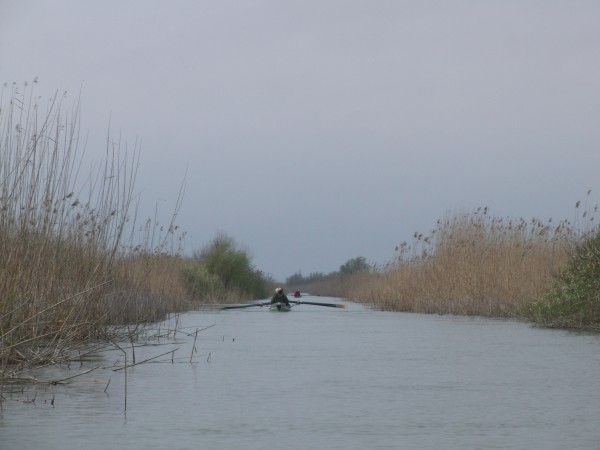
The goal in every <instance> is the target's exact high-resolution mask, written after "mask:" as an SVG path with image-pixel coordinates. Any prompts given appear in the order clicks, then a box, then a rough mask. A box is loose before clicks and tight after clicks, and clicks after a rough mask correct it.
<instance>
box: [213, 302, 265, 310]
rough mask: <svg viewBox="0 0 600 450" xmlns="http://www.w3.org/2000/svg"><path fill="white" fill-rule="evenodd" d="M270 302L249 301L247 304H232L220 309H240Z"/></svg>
mask: <svg viewBox="0 0 600 450" xmlns="http://www.w3.org/2000/svg"><path fill="white" fill-rule="evenodd" d="M270 304H271V302H262V303H250V304H248V305H233V306H223V307H221V309H240V308H250V307H252V306H265V305H270Z"/></svg>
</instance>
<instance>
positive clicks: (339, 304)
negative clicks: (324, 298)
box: [290, 300, 346, 308]
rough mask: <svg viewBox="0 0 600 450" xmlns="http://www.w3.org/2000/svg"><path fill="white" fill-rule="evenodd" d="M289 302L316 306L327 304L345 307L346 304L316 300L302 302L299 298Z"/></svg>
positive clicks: (332, 306)
mask: <svg viewBox="0 0 600 450" xmlns="http://www.w3.org/2000/svg"><path fill="white" fill-rule="evenodd" d="M290 303H295V304H296V305H316V306H329V307H330V308H345V307H346V305H345V304H343V303H318V302H303V301H300V300H290Z"/></svg>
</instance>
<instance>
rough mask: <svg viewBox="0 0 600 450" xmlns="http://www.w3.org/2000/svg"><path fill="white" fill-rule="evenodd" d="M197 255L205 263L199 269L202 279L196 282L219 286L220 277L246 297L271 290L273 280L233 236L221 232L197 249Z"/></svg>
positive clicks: (261, 295)
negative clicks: (203, 281)
mask: <svg viewBox="0 0 600 450" xmlns="http://www.w3.org/2000/svg"><path fill="white" fill-rule="evenodd" d="M194 259H195V261H196V263H199V264H200V265H201V266H202V269H196V270H197V271H200V272H196V276H197V277H198V280H200V281H198V280H196V281H195V282H194V283H196V286H201V285H202V281H201V280H205V282H206V283H208V285H207V286H209V287H213V286H214V287H217V286H216V283H217V281H215V280H218V283H220V286H221V289H223V290H224V291H228V292H231V291H233V292H238V293H239V294H240V295H241V296H242V297H251V298H253V299H257V298H264V297H266V296H268V295H269V294H270V291H271V287H272V284H273V281H272V280H271V279H270V277H267V276H265V275H264V274H263V273H262V272H261V271H259V270H256V269H255V268H254V266H253V265H252V261H251V258H250V256H249V255H248V253H247V252H246V251H244V250H241V249H239V248H238V246H237V244H236V242H235V240H234V239H232V238H231V237H229V236H226V235H224V234H219V235H218V236H217V237H216V238H214V239H213V241H212V242H211V243H210V244H209V245H207V246H206V247H205V248H204V249H202V250H201V251H200V252H196V254H195V255H194ZM202 271H204V272H205V273H203V272H202ZM198 294H200V292H199V291H198Z"/></svg>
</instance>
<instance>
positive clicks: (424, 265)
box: [336, 208, 581, 318]
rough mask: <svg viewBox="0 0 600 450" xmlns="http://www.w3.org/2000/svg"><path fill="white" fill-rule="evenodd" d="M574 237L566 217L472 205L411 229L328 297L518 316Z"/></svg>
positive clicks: (549, 279)
mask: <svg viewBox="0 0 600 450" xmlns="http://www.w3.org/2000/svg"><path fill="white" fill-rule="evenodd" d="M580 238H581V233H578V232H576V231H574V227H573V226H572V224H571V223H569V222H568V221H561V222H560V223H553V222H552V220H548V221H546V222H544V221H541V220H539V219H532V220H529V221H527V220H524V219H519V220H512V219H506V218H497V217H493V216H491V215H490V214H489V213H488V209H487V208H479V209H477V210H475V211H474V212H473V213H461V214H454V215H451V216H448V217H447V218H445V219H444V220H440V221H438V223H437V226H436V227H435V229H434V230H433V231H432V232H431V233H430V234H429V235H427V236H424V235H422V234H420V233H415V235H414V241H413V243H412V244H411V245H409V244H408V243H406V242H404V243H402V244H401V245H400V246H398V247H397V249H396V250H397V252H398V256H397V258H396V260H395V261H393V262H391V263H389V264H387V265H386V266H385V267H383V268H381V269H379V270H375V271H372V272H362V273H358V274H354V275H352V276H350V277H348V278H347V279H346V280H345V281H344V283H342V284H341V289H340V290H339V291H338V292H336V294H337V295H341V296H343V297H346V298H349V299H351V300H355V301H360V302H365V303H368V304H371V305H373V306H374V307H375V308H380V309H384V310H392V311H409V312H419V313H439V314H460V315H479V316H488V317H511V318H517V317H524V316H525V314H526V313H525V309H526V308H527V306H528V305H529V304H530V303H531V301H532V300H534V299H536V298H539V297H540V296H541V295H543V294H544V293H545V292H546V291H547V290H548V289H549V288H550V287H551V286H552V285H553V283H554V282H555V281H556V277H557V276H558V275H559V273H560V271H561V270H562V269H563V268H564V267H565V265H566V263H567V261H568V260H569V257H570V255H571V253H572V251H573V248H574V246H575V244H576V243H577V242H578V241H579V240H580Z"/></svg>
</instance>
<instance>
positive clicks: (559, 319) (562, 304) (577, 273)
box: [528, 228, 600, 328]
mask: <svg viewBox="0 0 600 450" xmlns="http://www.w3.org/2000/svg"><path fill="white" fill-rule="evenodd" d="M528 314H529V316H530V318H531V319H532V320H534V321H535V322H537V323H539V324H540V325H543V326H551V327H568V328H599V327H600V228H599V229H598V230H597V231H596V232H595V233H594V234H591V235H589V237H587V238H584V240H583V241H582V242H581V243H580V244H579V245H577V246H576V247H575V250H574V252H573V256H572V257H571V259H570V261H569V263H568V266H567V268H566V269H565V270H564V271H563V272H562V273H561V274H560V276H559V277H558V279H557V281H556V283H555V284H554V285H553V286H552V288H551V289H550V290H549V291H548V292H547V293H546V294H545V295H544V296H543V297H542V298H540V299H539V300H537V301H535V302H533V303H532V304H531V305H530V306H529V308H528Z"/></svg>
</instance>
